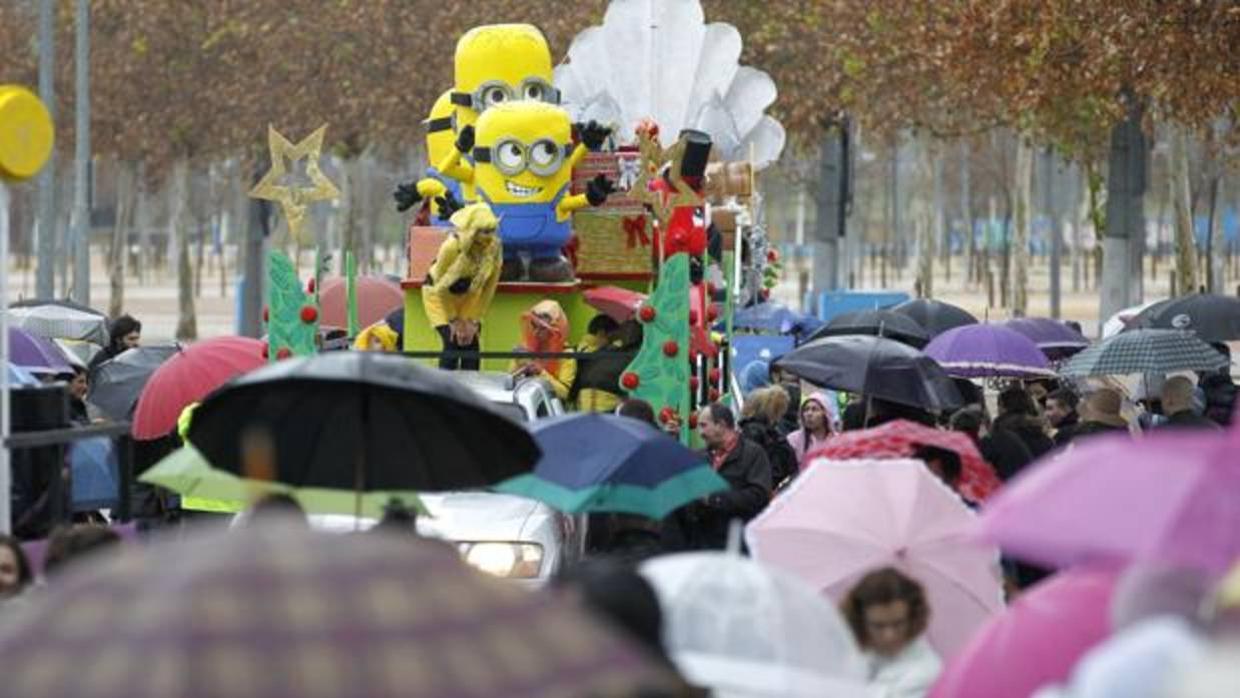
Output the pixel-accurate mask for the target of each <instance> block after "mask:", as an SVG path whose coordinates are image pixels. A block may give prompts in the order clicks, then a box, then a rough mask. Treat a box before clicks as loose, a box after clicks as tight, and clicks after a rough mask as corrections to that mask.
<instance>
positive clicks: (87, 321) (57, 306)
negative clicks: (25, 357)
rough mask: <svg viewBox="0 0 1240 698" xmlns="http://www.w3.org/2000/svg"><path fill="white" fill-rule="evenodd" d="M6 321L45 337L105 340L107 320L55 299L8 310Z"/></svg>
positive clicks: (106, 340)
mask: <svg viewBox="0 0 1240 698" xmlns="http://www.w3.org/2000/svg"><path fill="white" fill-rule="evenodd" d="M7 312H8V315H9V324H10V325H12V326H14V327H20V328H22V329H24V330H26V331H27V332H30V333H31V334H36V335H39V336H40V337H45V338H47V339H76V340H81V341H85V342H90V343H92V344H98V345H100V346H103V345H106V344H107V343H108V319H107V318H106V317H104V316H103V315H100V314H98V313H97V312H95V311H87V310H83V309H81V308H79V307H74V306H69V305H65V304H62V303H58V302H48V303H44V304H42V305H24V306H21V307H16V308H9V309H8V311H7Z"/></svg>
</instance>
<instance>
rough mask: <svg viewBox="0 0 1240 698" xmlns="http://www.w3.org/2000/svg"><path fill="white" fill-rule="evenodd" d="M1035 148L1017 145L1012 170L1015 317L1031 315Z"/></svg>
mask: <svg viewBox="0 0 1240 698" xmlns="http://www.w3.org/2000/svg"><path fill="white" fill-rule="evenodd" d="M1033 154H1034V153H1033V147H1032V146H1031V145H1030V144H1029V143H1028V142H1027V141H1026V140H1025V139H1024V138H1018V139H1017V141H1016V164H1015V166H1014V167H1013V168H1012V177H1013V182H1012V223H1013V225H1012V272H1011V278H1012V314H1013V315H1014V316H1016V317H1024V316H1025V315H1026V314H1027V313H1028V311H1029V237H1030V229H1031V228H1032V227H1033Z"/></svg>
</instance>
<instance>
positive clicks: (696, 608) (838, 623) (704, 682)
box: [641, 553, 866, 698]
mask: <svg viewBox="0 0 1240 698" xmlns="http://www.w3.org/2000/svg"><path fill="white" fill-rule="evenodd" d="M641 573H642V575H644V576H645V577H646V579H648V580H649V581H650V583H651V584H652V585H653V586H654V588H655V591H656V593H657V594H658V596H659V603H660V605H661V606H662V607H663V615H664V633H663V634H664V643H665V644H666V646H667V650H668V653H669V654H671V656H672V659H673V661H675V663H676V666H677V667H678V668H679V669H680V671H681V673H682V674H684V676H685V677H686V678H687V679H688V680H689V682H690V683H693V684H696V685H698V686H701V687H703V688H709V689H711V690H712V695H715V696H720V697H734V698H741V697H745V698H756V697H758V696H805V697H806V698H808V697H809V696H814V697H815V698H836V697H838V698H855V697H856V696H860V695H865V692H866V687H865V680H866V668H865V663H864V660H863V659H862V658H861V654H860V652H859V650H858V649H857V645H856V642H855V640H854V639H853V636H852V632H851V631H850V630H849V629H848V626H847V625H846V624H845V622H844V619H843V618H842V617H841V616H840V613H839V611H837V610H836V609H835V607H834V606H832V605H831V604H830V603H828V602H827V601H826V599H824V598H823V597H822V596H820V595H819V594H817V593H816V592H815V591H814V589H813V588H811V587H810V586H808V585H807V584H805V583H804V582H802V581H801V580H799V579H797V578H796V577H794V576H792V575H790V574H787V573H784V572H780V571H778V570H773V569H771V568H769V567H766V566H764V565H761V564H759V563H757V562H754V561H753V560H750V559H747V558H743V557H740V556H739V555H735V554H729V553H683V554H679V555H669V556H665V557H660V558H655V559H653V560H650V561H649V562H646V563H645V564H643V565H642V567H641Z"/></svg>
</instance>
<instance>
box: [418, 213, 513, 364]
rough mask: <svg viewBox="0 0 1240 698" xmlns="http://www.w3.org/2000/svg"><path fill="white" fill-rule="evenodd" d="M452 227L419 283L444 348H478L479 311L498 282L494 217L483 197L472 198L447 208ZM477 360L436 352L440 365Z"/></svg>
mask: <svg viewBox="0 0 1240 698" xmlns="http://www.w3.org/2000/svg"><path fill="white" fill-rule="evenodd" d="M451 220H452V225H453V226H455V227H456V230H455V231H453V233H452V234H451V235H449V236H448V238H447V239H446V240H444V241H443V243H442V244H441V245H440V246H439V252H438V254H436V255H435V260H434V261H433V262H431V268H430V271H429V272H427V275H426V281H425V283H424V284H423V285H422V305H423V307H424V308H425V309H426V317H427V319H428V320H429V321H430V323H431V326H432V327H434V328H435V331H436V332H438V333H439V336H440V338H441V339H442V340H443V348H444V351H451V350H458V351H478V350H479V347H480V346H481V344H480V342H479V336H480V335H481V334H482V317H483V316H484V315H486V312H487V308H488V307H490V305H491V300H492V299H493V298H494V297H495V288H496V286H497V285H499V275H500V268H501V266H502V253H503V250H502V246H501V243H500V239H499V236H498V235H496V234H495V231H496V229H498V228H499V219H498V218H496V217H495V214H494V213H492V212H491V208H490V207H489V206H487V205H486V204H484V203H477V204H471V205H469V206H466V207H464V208H462V209H461V210H459V211H457V212H456V213H454V214H452V219H451ZM479 365H480V361H479V360H478V359H476V358H474V359H463V358H457V357H441V358H440V359H439V368H442V369H447V370H449V371H455V370H458V369H459V370H463V371H477V370H478V367H479Z"/></svg>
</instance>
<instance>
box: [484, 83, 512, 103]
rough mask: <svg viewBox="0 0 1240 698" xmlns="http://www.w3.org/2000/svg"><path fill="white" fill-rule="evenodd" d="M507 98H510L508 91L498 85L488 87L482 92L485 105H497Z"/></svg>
mask: <svg viewBox="0 0 1240 698" xmlns="http://www.w3.org/2000/svg"><path fill="white" fill-rule="evenodd" d="M506 99H508V92H507V91H506V90H505V89H504V88H502V87H500V86H498V85H496V86H494V87H488V88H487V89H486V90H484V91H483V92H482V104H483V106H484V107H492V106H495V105H496V104H499V103H501V102H503V101H504V100H506Z"/></svg>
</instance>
